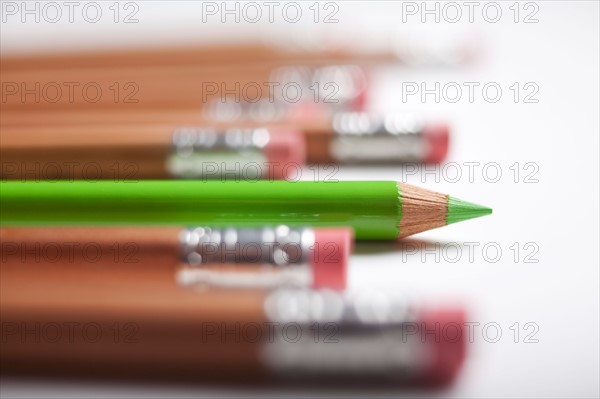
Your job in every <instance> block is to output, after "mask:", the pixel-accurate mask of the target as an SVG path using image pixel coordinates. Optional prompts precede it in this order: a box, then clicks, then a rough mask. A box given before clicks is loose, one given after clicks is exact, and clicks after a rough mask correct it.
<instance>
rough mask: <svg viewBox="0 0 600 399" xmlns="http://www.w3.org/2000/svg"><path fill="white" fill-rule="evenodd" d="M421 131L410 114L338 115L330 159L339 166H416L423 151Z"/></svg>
mask: <svg viewBox="0 0 600 399" xmlns="http://www.w3.org/2000/svg"><path fill="white" fill-rule="evenodd" d="M423 128H424V123H423V121H421V120H420V119H419V118H417V117H415V116H414V115H410V114H389V115H385V116H377V115H372V114H368V113H364V112H343V113H338V114H336V115H335V116H334V118H333V130H334V133H335V137H334V139H333V142H332V143H331V147H330V151H331V156H332V157H333V158H334V159H335V160H336V161H339V162H382V163H386V162H420V161H422V160H423V159H424V157H425V155H426V150H427V144H426V142H425V140H423V135H422V134H421V133H422V131H423Z"/></svg>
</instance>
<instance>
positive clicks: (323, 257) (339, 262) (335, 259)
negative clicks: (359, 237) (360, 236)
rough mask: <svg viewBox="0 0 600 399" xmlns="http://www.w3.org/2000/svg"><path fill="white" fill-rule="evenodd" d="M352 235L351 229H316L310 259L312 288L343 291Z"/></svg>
mask: <svg viewBox="0 0 600 399" xmlns="http://www.w3.org/2000/svg"><path fill="white" fill-rule="evenodd" d="M353 240H354V233H353V231H352V229H351V228H348V227H337V228H316V229H315V245H314V250H313V254H312V259H311V266H312V271H313V287H314V288H317V289H319V288H329V289H334V290H340V291H341V290H344V289H345V288H346V279H347V274H348V262H349V260H350V253H351V252H352V243H353Z"/></svg>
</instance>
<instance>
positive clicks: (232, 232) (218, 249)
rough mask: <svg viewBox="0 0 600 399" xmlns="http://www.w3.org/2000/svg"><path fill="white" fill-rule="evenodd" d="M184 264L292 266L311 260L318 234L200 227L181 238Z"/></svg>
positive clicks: (302, 230)
mask: <svg viewBox="0 0 600 399" xmlns="http://www.w3.org/2000/svg"><path fill="white" fill-rule="evenodd" d="M180 243H181V252H182V259H183V261H185V262H187V263H188V264H190V265H202V264H211V263H253V264H257V263H258V264H270V265H275V266H289V265H294V264H305V263H308V262H309V261H310V259H311V256H312V253H313V248H314V245H315V234H314V231H313V230H312V229H311V228H290V227H288V226H284V225H281V226H277V227H266V228H261V229H251V228H224V229H215V228H210V227H196V228H190V229H185V230H183V231H182V232H181V234H180Z"/></svg>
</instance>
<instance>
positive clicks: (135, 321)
mask: <svg viewBox="0 0 600 399" xmlns="http://www.w3.org/2000/svg"><path fill="white" fill-rule="evenodd" d="M0 288H1V290H0V297H1V299H2V300H1V302H0V310H1V312H2V333H3V342H2V351H1V352H0V364H1V367H2V373H3V374H5V375H6V374H19V375H28V376H31V375H36V374H42V375H46V376H47V375H54V376H56V375H59V376H62V377H65V376H67V377H77V376H85V377H90V376H92V377H96V378H98V377H100V378H102V377H104V378H106V377H111V378H140V379H147V380H151V381H156V380H157V379H158V380H168V379H179V380H187V381H190V380H191V381H195V382H197V381H204V382H227V383H235V382H254V383H264V382H273V381H277V380H283V381H287V382H288V383H290V382H293V381H302V384H306V383H307V381H312V382H320V383H335V381H338V383H339V382H340V381H345V385H347V384H348V383H350V382H351V383H359V384H360V383H369V382H373V381H378V382H379V383H393V384H425V385H441V384H447V383H449V382H451V381H452V379H453V378H454V377H455V376H456V374H457V373H458V371H459V369H460V366H461V363H462V361H463V359H464V356H465V345H466V334H465V333H464V321H465V320H464V314H463V312H462V310H460V309H449V308H426V307H420V306H415V305H410V304H407V301H406V298H403V297H393V296H387V295H383V294H381V293H368V292H365V293H360V294H358V295H344V294H339V293H334V292H332V291H310V290H309V291H307V290H289V289H287V290H277V291H274V292H271V293H266V292H264V291H245V292H239V291H214V290H213V291H197V290H192V289H185V288H182V287H180V286H178V285H177V284H176V283H175V281H173V280H168V279H164V278H162V276H161V275H157V274H145V275H142V274H141V273H138V272H131V271H121V272H118V273H115V271H114V270H101V269H98V270H94V271H93V272H91V271H90V270H86V269H82V268H79V269H72V270H70V271H68V272H66V271H64V272H62V273H56V270H52V268H43V267H39V268H33V269H28V268H27V267H23V268H20V269H8V270H6V272H5V270H4V269H3V270H2V279H1V281H0ZM290 304H295V306H290ZM290 325H292V326H293V328H290V327H289V326H290ZM292 330H293V332H292ZM432 331H438V333H437V334H436V333H432ZM441 331H452V333H451V334H450V333H449V334H442V333H441ZM340 379H341V380H340Z"/></svg>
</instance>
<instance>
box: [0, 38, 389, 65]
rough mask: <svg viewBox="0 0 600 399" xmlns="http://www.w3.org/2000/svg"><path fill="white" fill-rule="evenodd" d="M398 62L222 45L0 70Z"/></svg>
mask: <svg viewBox="0 0 600 399" xmlns="http://www.w3.org/2000/svg"><path fill="white" fill-rule="evenodd" d="M357 61H362V62H398V61H399V59H398V57H397V55H396V54H394V53H393V52H389V51H388V52H386V51H381V52H370V53H368V52H363V53H360V52H356V51H353V49H351V48H347V49H338V50H336V49H331V50H319V49H314V48H313V49H311V50H309V49H306V48H304V49H302V48H293V47H290V45H289V43H288V44H287V45H286V46H285V47H283V46H273V45H269V44H265V43H243V44H222V45H219V46H214V45H213V46H181V45H179V46H171V47H162V48H160V47H155V48H146V49H144V48H137V49H122V50H105V51H94V52H90V51H84V52H78V53H63V54H59V53H54V54H28V55H12V56H3V57H2V58H1V61H0V66H1V69H2V71H3V72H4V71H15V70H27V69H33V70H35V69H38V70H39V69H61V68H95V67H101V68H116V67H143V66H147V65H154V66H178V65H195V66H210V65H213V66H214V65H217V66H220V65H244V66H245V65H252V64H253V63H275V64H330V63H346V62H350V63H353V62H357Z"/></svg>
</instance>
